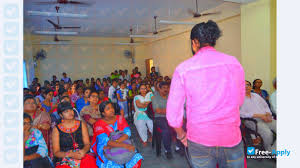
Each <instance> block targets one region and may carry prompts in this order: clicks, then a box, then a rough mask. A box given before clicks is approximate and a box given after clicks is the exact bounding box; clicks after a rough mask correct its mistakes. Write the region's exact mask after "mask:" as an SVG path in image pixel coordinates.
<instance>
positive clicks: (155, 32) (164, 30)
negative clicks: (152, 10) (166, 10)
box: [152, 16, 172, 35]
mask: <svg viewBox="0 0 300 168" xmlns="http://www.w3.org/2000/svg"><path fill="white" fill-rule="evenodd" d="M153 18H154V31H153V32H152V33H153V35H157V34H158V33H162V32H166V31H170V30H172V29H171V28H167V29H163V30H159V31H157V26H156V25H157V16H154V17H153Z"/></svg>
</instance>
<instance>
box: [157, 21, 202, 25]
mask: <svg viewBox="0 0 300 168" xmlns="http://www.w3.org/2000/svg"><path fill="white" fill-rule="evenodd" d="M159 23H162V24H178V25H195V24H197V23H193V22H180V21H171V20H160V21H159Z"/></svg>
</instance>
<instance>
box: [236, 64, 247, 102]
mask: <svg viewBox="0 0 300 168" xmlns="http://www.w3.org/2000/svg"><path fill="white" fill-rule="evenodd" d="M240 69H241V70H240V72H239V73H240V74H239V75H238V76H239V79H238V80H239V86H238V87H239V88H238V89H239V105H240V106H242V105H243V103H244V99H245V96H246V89H245V84H246V83H245V72H244V70H243V68H242V67H240Z"/></svg>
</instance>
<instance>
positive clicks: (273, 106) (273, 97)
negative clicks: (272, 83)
mask: <svg viewBox="0 0 300 168" xmlns="http://www.w3.org/2000/svg"><path fill="white" fill-rule="evenodd" d="M276 95H277V90H275V91H274V92H273V93H272V94H271V96H270V104H271V110H272V111H273V112H274V113H277V111H276V110H277V103H276V100H277V96H276Z"/></svg>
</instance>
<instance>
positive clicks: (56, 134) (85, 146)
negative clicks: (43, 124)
mask: <svg viewBox="0 0 300 168" xmlns="http://www.w3.org/2000/svg"><path fill="white" fill-rule="evenodd" d="M57 112H58V114H59V115H60V117H61V118H62V121H61V123H60V124H58V125H56V126H55V127H54V128H53V134H52V141H53V153H54V164H55V166H56V168H65V167H66V168H68V167H69V168H80V163H81V159H83V158H84V157H85V155H86V153H88V152H89V150H90V140H89V134H88V130H87V126H86V124H85V122H82V121H78V120H76V119H75V118H74V116H75V115H74V111H73V107H72V106H71V104H70V103H69V102H62V103H60V104H59V105H58V108H57Z"/></svg>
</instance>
